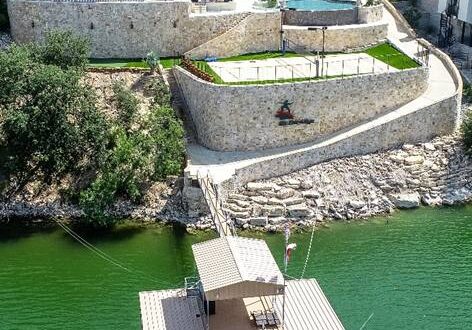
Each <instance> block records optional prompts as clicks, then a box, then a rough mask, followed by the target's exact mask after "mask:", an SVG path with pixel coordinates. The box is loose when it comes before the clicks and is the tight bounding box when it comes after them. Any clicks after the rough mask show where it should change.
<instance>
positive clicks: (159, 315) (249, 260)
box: [139, 178, 344, 330]
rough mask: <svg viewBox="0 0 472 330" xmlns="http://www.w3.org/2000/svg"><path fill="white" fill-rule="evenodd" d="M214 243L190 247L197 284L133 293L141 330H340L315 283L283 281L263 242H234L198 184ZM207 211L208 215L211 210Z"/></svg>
mask: <svg viewBox="0 0 472 330" xmlns="http://www.w3.org/2000/svg"><path fill="white" fill-rule="evenodd" d="M199 181H201V182H200V184H201V187H202V189H203V190H204V191H203V192H204V196H205V198H206V200H207V203H208V204H209V207H210V211H211V214H212V216H213V219H214V221H215V226H216V228H217V231H218V233H219V235H220V237H219V238H216V239H212V240H209V241H205V242H201V243H197V244H194V245H193V246H192V250H193V254H194V258H195V262H196V266H197V271H198V278H187V279H185V286H184V287H183V288H180V289H171V290H160V291H145V292H140V293H139V300H140V307H141V321H142V328H143V329H144V330H208V329H218V330H246V329H247V330H252V329H284V330H317V329H323V330H331V329H332V330H342V329H344V327H343V325H342V324H341V321H340V320H339V318H338V317H337V315H336V313H335V312H334V310H333V308H332V307H331V305H330V303H329V301H328V299H327V298H326V296H325V295H324V293H323V291H322V289H321V287H320V286H319V284H318V282H317V281H316V280H315V279H300V280H286V279H285V278H284V275H283V274H282V272H281V271H280V269H279V267H278V265H277V263H276V262H275V259H274V257H273V256H272V253H271V252H270V250H269V247H268V246H267V243H266V242H265V241H264V240H260V239H252V238H244V237H237V236H236V233H235V232H234V231H233V230H232V228H234V227H233V226H232V225H231V223H230V222H228V221H229V220H227V217H225V215H224V212H222V210H221V209H219V205H220V203H219V201H218V198H217V194H216V192H215V191H214V190H213V191H205V190H206V189H213V187H212V185H211V181H210V180H209V179H208V181H206V182H204V181H203V179H202V178H199ZM212 208H213V209H212Z"/></svg>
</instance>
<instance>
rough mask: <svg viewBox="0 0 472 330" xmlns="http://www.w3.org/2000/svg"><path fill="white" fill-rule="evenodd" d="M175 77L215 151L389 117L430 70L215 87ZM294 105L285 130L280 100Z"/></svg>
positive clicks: (303, 137) (283, 141) (290, 141)
mask: <svg viewBox="0 0 472 330" xmlns="http://www.w3.org/2000/svg"><path fill="white" fill-rule="evenodd" d="M174 70H175V76H176V78H177V81H178V82H179V85H180V87H181V89H182V91H183V93H184V95H185V99H186V102H187V105H188V108H189V110H190V113H191V115H192V118H193V121H194V123H195V125H196V128H197V134H198V139H199V141H200V143H201V144H203V145H205V146H206V147H208V148H210V149H214V150H222V151H235V150H257V149H267V148H274V147H280V146H287V145H294V144H300V143H305V142H309V141H314V140H319V139H320V138H322V137H325V136H327V135H329V134H333V133H335V132H339V131H340V130H342V129H345V128H347V127H350V126H353V125H357V124H359V123H361V122H364V121H367V120H370V119H373V118H375V117H377V116H379V115H381V114H385V113H387V112H389V111H391V110H392V109H395V108H397V107H399V106H401V105H403V104H404V103H406V102H408V101H410V100H412V99H414V98H416V97H417V96H419V95H420V94H422V92H423V91H424V90H425V88H426V85H427V80H428V70H427V69H426V68H419V69H410V70H404V71H398V72H392V73H384V74H369V75H361V76H354V77H347V78H344V79H341V78H338V79H329V80H315V81H304V82H296V83H283V84H267V85H240V86H235V85H233V86H228V85H215V84H211V83H208V82H205V81H202V80H200V79H198V78H197V77H195V76H193V75H192V74H190V73H189V72H187V71H185V70H184V69H182V68H180V67H178V68H176V69H174ZM284 100H288V101H289V102H293V104H292V105H291V109H292V110H293V111H294V113H295V115H296V117H295V118H296V119H312V120H313V121H314V122H313V123H310V124H297V125H288V126H280V120H279V119H278V118H276V117H275V114H276V111H277V110H278V109H279V108H280V104H281V102H283V101H284Z"/></svg>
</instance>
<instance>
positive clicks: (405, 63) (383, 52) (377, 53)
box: [362, 43, 420, 70]
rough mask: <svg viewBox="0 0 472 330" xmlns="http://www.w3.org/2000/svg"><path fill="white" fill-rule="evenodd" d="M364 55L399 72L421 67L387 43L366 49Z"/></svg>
mask: <svg viewBox="0 0 472 330" xmlns="http://www.w3.org/2000/svg"><path fill="white" fill-rule="evenodd" d="M362 53H366V54H368V55H370V56H372V57H374V58H376V59H378V60H380V61H382V62H384V63H387V64H388V65H390V66H391V67H394V68H395V69H399V70H403V69H412V68H417V67H419V66H420V65H419V64H418V63H416V62H415V61H414V60H412V59H411V58H410V57H408V56H406V55H405V54H403V53H402V52H400V51H398V50H397V49H396V48H394V47H393V46H392V45H390V44H387V43H385V44H381V45H378V46H374V47H372V48H369V49H366V50H364V51H362Z"/></svg>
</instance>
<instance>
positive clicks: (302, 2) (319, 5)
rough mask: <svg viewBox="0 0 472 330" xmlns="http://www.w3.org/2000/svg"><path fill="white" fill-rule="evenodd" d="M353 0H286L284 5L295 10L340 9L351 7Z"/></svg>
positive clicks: (352, 6) (353, 3) (353, 4)
mask: <svg viewBox="0 0 472 330" xmlns="http://www.w3.org/2000/svg"><path fill="white" fill-rule="evenodd" d="M355 4H356V3H355V2H354V1H330V0H287V1H286V7H287V8H289V9H295V10H316V11H321V10H340V9H352V8H354V6H355Z"/></svg>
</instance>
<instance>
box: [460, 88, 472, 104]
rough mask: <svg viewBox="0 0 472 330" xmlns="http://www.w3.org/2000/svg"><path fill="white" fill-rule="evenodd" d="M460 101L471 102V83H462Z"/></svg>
mask: <svg viewBox="0 0 472 330" xmlns="http://www.w3.org/2000/svg"><path fill="white" fill-rule="evenodd" d="M462 101H463V102H465V103H472V85H470V84H464V88H463V89H462Z"/></svg>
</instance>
